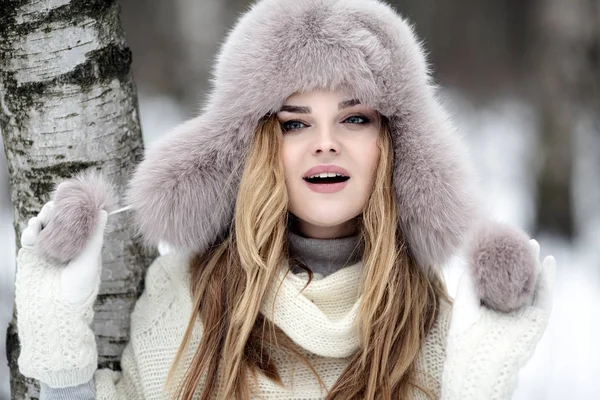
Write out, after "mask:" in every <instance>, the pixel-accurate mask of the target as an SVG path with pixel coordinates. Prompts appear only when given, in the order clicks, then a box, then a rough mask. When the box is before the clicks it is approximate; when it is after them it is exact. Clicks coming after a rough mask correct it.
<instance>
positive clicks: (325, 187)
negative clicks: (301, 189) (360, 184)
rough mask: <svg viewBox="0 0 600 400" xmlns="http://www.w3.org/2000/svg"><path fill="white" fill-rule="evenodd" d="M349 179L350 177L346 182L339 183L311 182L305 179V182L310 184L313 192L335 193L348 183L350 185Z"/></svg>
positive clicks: (309, 186)
mask: <svg viewBox="0 0 600 400" xmlns="http://www.w3.org/2000/svg"><path fill="white" fill-rule="evenodd" d="M349 180H350V179H348V180H347V181H345V182H338V183H310V182H308V181H304V182H305V183H306V184H307V185H308V188H309V189H310V190H312V191H313V192H317V193H335V192H339V191H340V190H342V189H343V188H345V187H346V185H348V181H349Z"/></svg>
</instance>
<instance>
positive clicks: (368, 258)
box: [165, 115, 450, 400]
mask: <svg viewBox="0 0 600 400" xmlns="http://www.w3.org/2000/svg"><path fill="white" fill-rule="evenodd" d="M382 119H383V120H382V124H381V131H380V135H379V142H378V143H379V144H378V145H379V146H380V149H381V155H380V157H379V162H378V166H377V171H376V176H375V181H374V184H373V190H372V193H371V195H370V197H369V199H368V201H367V203H366V204H365V208H364V211H363V214H362V216H361V217H360V218H359V222H360V223H359V232H360V234H359V236H360V240H361V241H362V244H363V246H364V253H363V258H362V260H363V265H364V268H363V275H362V278H361V286H360V287H361V293H362V295H363V300H362V302H361V304H360V305H359V311H358V316H357V326H358V329H359V332H358V334H359V337H360V340H361V346H360V349H359V350H358V351H357V352H356V354H354V355H353V356H352V357H351V359H350V363H349V365H348V366H347V367H346V369H345V370H344V371H343V372H342V373H341V375H340V377H339V378H338V380H337V382H336V383H335V384H334V385H333V387H332V388H331V390H330V391H329V393H328V396H327V399H328V400H333V399H344V400H347V399H369V400H374V399H386V400H389V399H392V398H394V399H397V398H406V397H407V395H408V394H409V393H411V392H410V391H411V390H412V389H413V388H417V389H419V390H421V391H423V392H424V393H426V394H427V395H429V396H430V397H433V395H432V393H431V392H430V390H429V389H428V388H424V387H420V386H419V385H418V384H417V383H416V381H415V374H416V372H415V370H414V361H415V360H416V357H417V354H418V352H419V349H420V347H421V345H422V343H423V341H424V339H425V337H426V335H427V333H428V332H429V330H430V329H431V327H432V325H433V323H434V321H435V319H436V317H437V314H438V310H439V299H440V298H444V299H445V300H446V301H450V299H449V298H448V296H447V291H446V287H445V285H444V282H443V279H442V277H441V274H440V272H439V271H438V270H437V269H435V268H430V267H429V266H427V268H424V267H425V266H423V267H422V266H419V265H417V264H416V263H415V261H414V258H413V257H412V256H411V255H410V252H409V250H408V247H407V244H406V242H405V240H404V238H403V237H402V235H401V232H400V231H399V230H398V228H397V222H396V221H397V212H398V211H397V205H396V201H395V195H394V189H393V183H392V166H393V165H392V164H393V149H392V143H391V137H390V133H389V129H388V128H387V123H386V120H385V118H382ZM281 145H282V132H281V127H280V125H279V121H278V119H277V118H276V116H275V115H271V116H268V117H265V118H263V119H262V120H261V121H260V123H259V125H258V127H257V129H256V132H255V135H254V137H253V141H252V145H251V147H250V149H249V152H248V154H247V156H246V157H247V158H246V159H245V160H244V163H245V168H244V171H243V175H242V177H241V181H240V185H239V191H238V194H237V199H236V204H235V216H234V220H233V221H232V224H231V227H230V229H229V232H228V234H227V235H226V237H225V238H224V239H222V240H219V241H217V242H216V244H215V245H214V246H212V247H211V248H209V250H207V251H206V252H204V254H196V255H195V256H194V257H193V258H192V261H191V265H190V272H191V287H190V292H191V295H192V298H193V304H194V310H195V312H194V314H193V315H192V317H191V319H190V321H189V323H188V326H187V329H186V332H185V335H184V338H183V340H182V343H181V345H180V346H179V349H178V351H177V354H176V356H175V360H174V362H173V364H172V365H171V368H170V370H169V374H168V377H167V381H166V382H165V387H167V386H169V387H170V386H172V384H173V382H171V381H172V379H173V374H174V372H175V369H176V366H177V365H178V364H179V362H180V361H181V359H182V354H183V352H184V350H185V349H186V348H187V347H188V344H189V341H190V337H191V334H192V331H193V328H194V324H195V322H196V319H197V318H200V320H201V321H202V325H203V332H202V338H201V341H200V345H199V346H198V348H197V349H196V352H195V354H194V357H193V359H192V361H191V365H190V366H189V368H188V369H187V371H186V373H185V376H184V377H183V379H182V380H181V382H180V384H179V386H178V388H177V390H176V391H175V394H174V396H173V397H172V398H176V399H181V398H183V399H185V400H191V399H192V397H193V396H194V393H195V391H196V390H197V389H198V388H199V386H200V384H201V380H202V378H203V376H204V377H205V381H204V388H203V390H202V392H201V397H200V398H201V399H202V400H204V399H208V398H210V396H211V395H212V394H214V393H216V392H217V391H219V392H218V393H220V395H219V396H222V397H220V398H226V399H231V398H235V399H244V400H246V399H249V398H250V386H249V384H248V379H247V377H248V373H252V374H253V375H254V376H255V377H256V375H257V373H262V374H264V375H265V376H266V377H267V378H268V379H272V380H273V381H275V382H278V383H281V378H280V376H279V373H278V369H277V365H275V363H274V361H273V359H272V357H271V356H270V354H271V351H273V350H275V349H277V350H282V351H288V352H291V353H293V354H295V355H296V356H297V357H298V358H299V359H300V360H301V361H303V362H304V363H306V364H307V365H308V366H309V367H310V368H311V370H312V371H313V373H314V374H315V375H316V377H317V379H318V380H319V382H320V383H321V385H323V382H322V381H321V379H320V378H319V376H318V374H317V373H316V371H315V370H314V368H312V367H311V366H310V363H309V361H308V360H307V359H306V357H305V356H304V355H303V354H302V353H301V352H300V351H299V350H298V348H297V347H296V345H295V344H294V343H293V342H292V341H291V339H289V337H287V336H286V335H285V333H283V331H281V329H279V328H278V327H277V326H275V325H274V324H272V323H271V322H270V321H269V320H267V319H266V318H264V317H263V316H262V314H260V313H259V308H260V305H261V302H262V300H263V297H264V296H265V292H266V290H267V287H268V285H269V284H270V283H271V282H272V281H273V280H274V279H275V278H276V277H277V276H278V272H279V270H280V268H281V265H282V262H284V260H286V259H288V253H287V241H286V229H287V227H288V210H287V205H288V196H287V190H286V185H285V180H284V170H283V164H282V162H281V159H280V154H281ZM289 261H290V265H292V264H291V263H292V260H289ZM300 267H302V268H305V269H308V267H307V266H306V265H300ZM309 274H310V271H309ZM265 332H267V333H268V334H265ZM219 379H222V381H219Z"/></svg>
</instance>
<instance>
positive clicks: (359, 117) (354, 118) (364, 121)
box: [344, 115, 371, 125]
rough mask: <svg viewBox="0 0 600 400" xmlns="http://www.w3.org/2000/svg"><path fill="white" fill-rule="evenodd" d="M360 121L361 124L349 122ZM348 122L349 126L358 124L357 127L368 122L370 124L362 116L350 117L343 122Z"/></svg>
mask: <svg viewBox="0 0 600 400" xmlns="http://www.w3.org/2000/svg"><path fill="white" fill-rule="evenodd" d="M357 119H358V120H359V121H360V120H362V121H363V122H350V121H356V120H357ZM346 121H348V122H350V123H351V124H358V125H364V124H368V123H369V122H371V121H370V120H369V119H368V118H367V117H363V116H362V115H352V116H350V117H348V118H346V119H345V120H344V122H346Z"/></svg>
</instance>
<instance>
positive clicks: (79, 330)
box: [17, 233, 516, 400]
mask: <svg viewBox="0 0 600 400" xmlns="http://www.w3.org/2000/svg"><path fill="white" fill-rule="evenodd" d="M357 239H358V237H357V236H355V237H351V238H343V239H334V240H331V239H329V240H327V239H310V238H302V237H301V236H298V235H295V234H293V233H291V234H290V236H289V240H290V252H291V256H292V257H302V258H303V259H304V261H305V262H307V264H308V265H309V266H310V267H311V269H312V270H313V271H314V272H315V277H314V278H313V282H312V283H311V284H310V285H308V287H306V289H304V290H303V291H301V290H302V288H303V287H304V286H305V284H306V281H307V276H306V274H305V273H297V274H287V276H285V277H284V275H285V274H284V273H285V271H286V270H287V268H288V264H287V262H286V263H284V265H283V266H282V268H281V273H280V279H281V280H283V284H282V286H281V288H280V289H279V292H278V294H277V300H276V303H275V306H274V308H273V307H272V306H273V299H274V291H273V290H271V291H269V292H268V293H267V296H266V299H265V301H264V302H263V304H262V306H261V312H262V313H263V314H264V315H265V316H266V317H267V318H269V319H271V320H272V321H273V322H274V323H275V324H276V325H277V326H278V327H280V328H281V329H282V330H283V331H284V332H285V333H286V334H287V335H288V336H289V337H290V338H291V339H292V340H293V341H294V342H295V343H296V344H297V345H298V346H299V349H300V350H301V351H303V352H304V354H306V355H307V357H308V359H309V361H310V363H311V364H312V365H313V367H314V368H315V369H316V371H317V372H318V374H319V376H320V377H321V378H322V380H323V381H324V383H325V385H326V387H327V389H329V388H331V386H332V385H333V384H334V382H335V381H336V380H337V378H338V377H339V375H340V373H341V372H342V371H343V369H344V368H345V367H346V366H347V365H348V361H349V356H350V355H351V354H352V353H354V352H355V351H356V350H357V349H358V340H357V336H356V332H355V327H354V324H353V321H354V316H355V313H356V310H357V306H358V304H359V301H360V297H359V292H358V284H359V280H360V275H361V269H362V262H361V261H360V252H357V251H356V250H357V248H356V244H357ZM22 250H24V249H21V250H20V252H19V257H18V263H19V269H20V273H19V274H20V275H19V279H17V285H18V286H19V285H21V286H22V287H25V286H27V285H29V284H31V285H35V286H31V287H42V286H40V284H39V282H37V283H36V282H34V281H35V279H36V278H35V275H36V271H41V270H43V269H44V268H48V267H51V266H49V265H43V264H44V261H43V260H41V259H39V258H37V257H35V255H33V253H31V252H23V251H22ZM336 250H338V251H336ZM332 255H335V256H336V257H335V258H334V257H333V256H332ZM332 260H333V261H332ZM188 261H189V257H188V255H186V254H183V253H180V252H173V253H168V254H166V255H162V256H160V257H158V258H157V259H156V260H155V261H154V262H153V263H152V264H151V265H150V267H149V269H148V271H147V274H146V280H145V283H146V285H145V289H144V292H143V293H142V295H141V296H140V298H139V299H138V301H137V302H136V305H135V307H134V310H133V312H132V314H131V332H130V341H129V343H128V344H127V345H126V347H125V349H124V351H123V354H122V359H121V367H122V371H112V370H110V369H97V367H96V363H97V361H96V357H92V356H96V349H95V346H94V342H93V340H90V338H91V339H93V332H92V331H91V329H90V328H89V326H88V325H89V324H90V323H91V318H92V316H93V310H92V306H93V303H94V300H95V295H94V297H93V298H90V299H89V300H88V301H87V302H86V303H84V304H83V305H82V306H81V307H79V308H77V309H76V310H77V312H75V313H72V314H73V315H68V316H66V317H65V319H64V320H60V319H56V316H57V315H62V314H60V313H57V314H54V315H53V318H52V319H48V324H53V325H56V326H52V327H51V328H52V331H58V332H61V334H64V335H66V336H65V337H70V338H73V339H72V342H71V341H70V342H69V346H68V347H64V348H62V347H61V351H62V353H60V352H59V354H60V357H59V358H58V359H57V360H56V363H53V364H52V365H51V366H49V367H48V366H44V368H42V367H41V366H40V365H39V363H36V355H35V352H34V351H33V350H30V349H29V348H28V346H24V347H23V348H22V353H21V357H20V358H19V368H20V370H21V373H23V374H24V375H25V376H34V377H38V378H39V379H41V381H42V382H41V393H40V395H41V396H40V398H41V399H42V400H47V399H95V398H97V399H121V400H122V399H160V398H165V396H164V393H162V385H163V383H164V382H165V379H166V375H167V372H168V370H169V367H170V366H171V363H172V361H173V359H174V356H175V353H176V351H177V349H178V346H179V344H180V342H181V340H182V338H183V334H184V331H185V329H186V326H187V323H188V320H189V318H190V315H191V313H192V300H191V298H190V295H189V284H190V281H189V272H188V265H189V262H188ZM30 275H31V276H30ZM276 286H277V285H274V286H273V287H276ZM17 289H18V287H17ZM40 296H42V297H43V294H40ZM18 300H19V302H20V303H19V304H21V310H23V311H22V312H36V310H34V309H33V308H35V307H40V306H39V305H38V304H36V300H33V299H32V300H29V299H28V300H22V299H18ZM40 300H41V301H44V302H47V303H53V299H45V300H44V299H41V298H40ZM72 310H73V309H71V311H72ZM271 310H274V313H273V314H271ZM450 315H451V306H450V305H449V304H447V303H444V302H442V304H441V309H440V312H439V315H438V318H437V320H436V322H435V324H434V326H433V329H432V330H431V331H430V332H429V335H428V336H427V338H426V340H425V342H424V343H423V345H422V347H421V349H420V351H419V354H418V357H417V359H416V369H417V371H418V374H417V377H416V378H417V382H418V383H419V384H420V385H422V386H424V387H427V388H430V389H432V390H433V392H434V393H435V395H436V397H439V396H440V393H441V387H442V386H444V385H445V388H446V389H445V391H446V392H452V388H449V387H448V386H449V385H450V386H452V385H456V384H457V383H456V382H457V380H456V379H452V380H451V381H448V382H445V379H446V375H445V374H444V371H443V367H444V361H445V355H446V350H445V349H446V335H447V331H448V327H449V322H450ZM40 318H45V317H44V316H43V315H40ZM46 319H47V318H46ZM57 327H58V328H57ZM25 332H29V330H28V329H24V331H23V332H21V334H25ZM201 335H202V324H201V322H199V321H197V322H196V325H195V329H194V332H193V334H192V338H191V344H190V347H189V350H188V353H187V354H186V355H185V357H184V366H185V368H183V369H182V370H181V371H185V370H186V369H187V367H188V366H189V364H190V362H191V359H192V356H193V354H194V351H195V349H196V348H197V346H198V344H199V342H200V338H201ZM488 344H489V343H488ZM44 346H48V347H49V348H55V347H56V346H54V345H53V343H47V344H46V345H44ZM485 348H486V349H488V350H489V351H490V354H491V351H492V350H493V347H490V346H486V347H485ZM483 350H484V349H483V348H479V349H478V351H479V353H481V351H483ZM65 352H66V353H68V354H66V353H65ZM272 355H273V357H274V359H275V361H276V363H277V365H278V367H279V372H280V374H281V377H282V381H283V383H284V385H283V386H280V385H277V384H275V383H273V382H272V381H270V380H268V379H266V378H264V377H262V376H261V377H260V378H259V381H258V387H257V388H256V391H257V394H258V395H259V396H260V397H261V398H264V399H293V398H303V399H322V398H324V397H325V396H326V390H323V389H322V388H321V387H319V385H318V384H317V381H316V379H315V377H314V376H313V374H312V372H310V371H309V370H308V368H306V366H304V365H303V364H301V363H296V362H295V360H293V359H291V358H289V357H288V356H286V355H285V354H281V353H278V352H275V353H273V354H272ZM479 355H480V356H482V357H483V356H484V354H479ZM490 356H491V355H490ZM81 357H83V359H84V362H82V361H81V360H80V359H79V358H81ZM88 359H89V360H91V361H90V362H85V361H87V360H88ZM88 364H89V365H88ZM468 364H470V365H464V366H462V367H463V368H467V369H469V370H472V369H473V368H474V367H475V365H472V364H471V363H468ZM484 364H485V363H484ZM71 365H78V366H80V367H79V368H78V369H76V370H74V369H73V367H71ZM482 365H483V364H482ZM513 369H515V371H512V370H511V371H505V373H506V374H503V376H504V375H506V376H509V375H510V376H513V375H516V368H513ZM445 372H448V371H445ZM463 372H466V370H465V371H463ZM463 372H461V371H452V374H453V375H454V376H455V377H456V375H457V374H458V375H460V374H461V373H463ZM471 372H472V371H471ZM182 373H183V372H180V375H179V377H181V375H182ZM491 373H492V371H489V372H488V371H485V370H481V371H479V373H477V374H475V376H477V377H480V378H482V380H481V381H482V382H487V381H488V380H485V379H483V378H484V377H485V376H487V375H490V374H491ZM506 376H504V377H502V376H496V374H495V373H494V377H491V376H490V377H488V378H490V379H489V381H490V382H493V384H494V388H495V389H498V388H499V385H502V387H500V389H501V392H504V393H508V394H510V393H512V391H513V390H514V382H511V381H510V380H506V379H505V378H506ZM42 377H47V379H46V378H42ZM500 378H502V379H500ZM449 379H450V378H449ZM478 379H479V378H478ZM451 382H454V383H451ZM486 385H488V383H486ZM459 386H460V384H459ZM53 388H54V389H53ZM412 398H415V399H425V398H426V397H425V396H424V395H423V394H422V393H421V392H420V391H417V390H415V392H414V394H413V397H412ZM475 398H476V397H475ZM498 398H503V399H504V398H509V397H506V396H503V397H498ZM446 399H450V400H454V397H452V396H451V397H446ZM457 399H458V398H457Z"/></svg>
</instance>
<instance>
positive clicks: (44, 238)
mask: <svg viewBox="0 0 600 400" xmlns="http://www.w3.org/2000/svg"><path fill="white" fill-rule="evenodd" d="M53 192H54V193H53V196H52V197H53V200H54V209H53V211H52V214H51V215H50V216H49V220H48V223H47V225H46V226H45V227H44V229H42V230H41V232H40V235H39V238H38V241H37V247H36V250H37V252H38V254H40V255H41V256H42V257H44V258H45V259H46V260H48V261H49V262H51V263H54V264H65V263H68V262H69V261H71V260H72V259H73V258H75V257H76V256H77V255H78V254H79V253H81V251H82V250H83V248H84V246H85V244H86V243H87V241H88V239H89V238H90V236H91V235H92V233H93V232H94V230H95V229H96V225H97V223H98V213H99V212H100V210H105V211H106V212H111V211H113V210H114V209H116V208H117V197H116V196H115V193H116V192H115V189H114V186H113V185H112V184H111V183H110V182H108V181H107V180H106V178H105V177H104V175H103V174H102V172H100V171H97V170H95V169H88V170H84V171H80V172H78V173H77V174H76V175H75V176H74V177H73V178H71V179H69V180H67V181H65V182H64V183H62V184H60V188H59V187H58V185H57V186H56V187H55V189H54V191H53Z"/></svg>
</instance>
